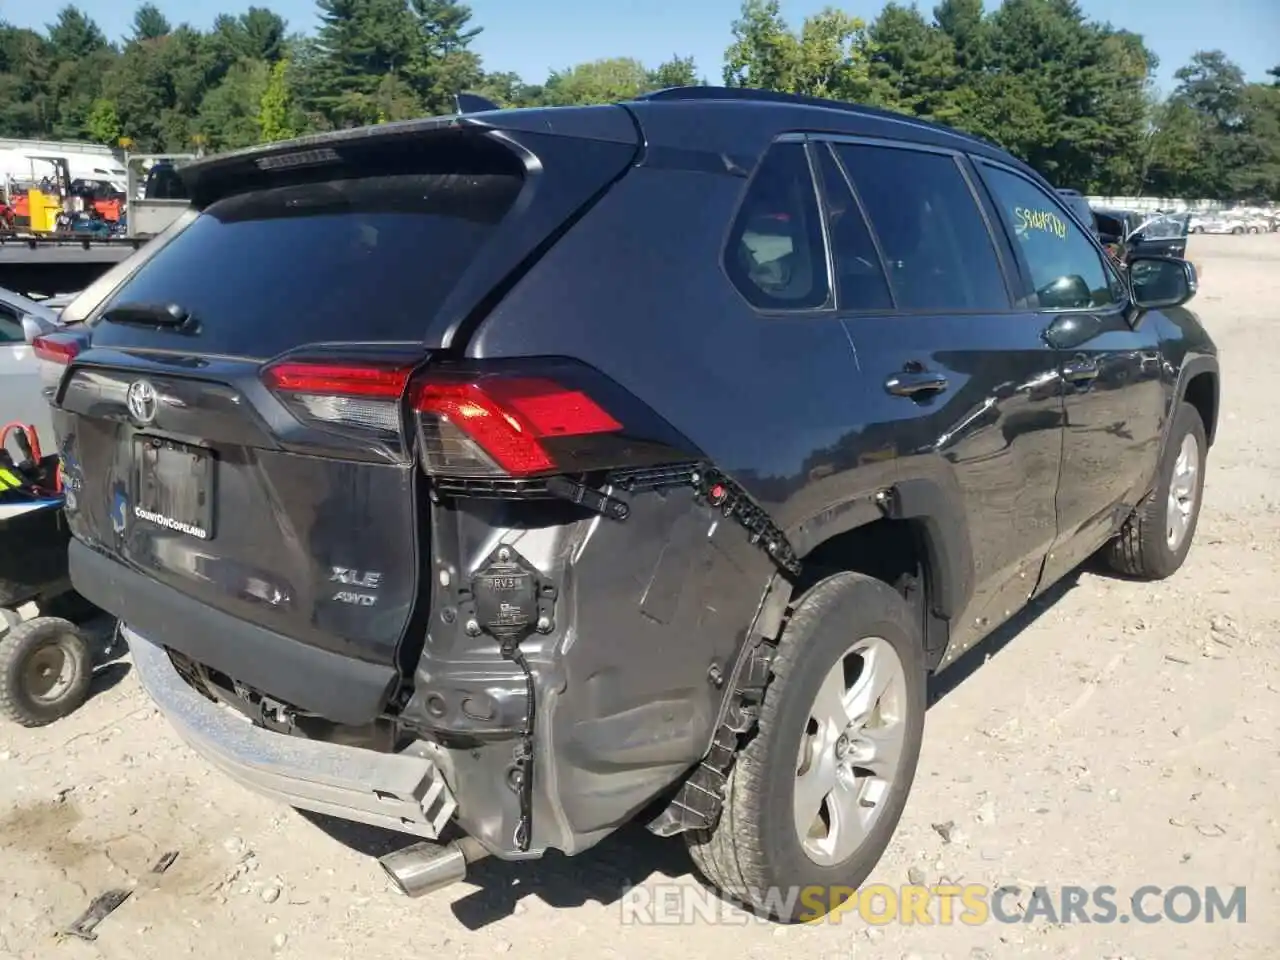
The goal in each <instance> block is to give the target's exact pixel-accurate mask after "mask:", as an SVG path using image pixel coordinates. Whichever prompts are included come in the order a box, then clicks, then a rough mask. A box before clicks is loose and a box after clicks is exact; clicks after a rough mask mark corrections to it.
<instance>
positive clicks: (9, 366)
mask: <svg viewBox="0 0 1280 960" xmlns="http://www.w3.org/2000/svg"><path fill="white" fill-rule="evenodd" d="M60 305H61V304H60V302H59V303H58V304H54V305H49V304H46V303H40V302H37V301H35V300H29V299H28V298H26V297H24V296H22V295H21V294H17V293H14V292H13V291H12V290H6V289H4V288H3V287H0V424H3V423H10V422H12V421H15V420H16V421H17V422H19V423H22V424H32V425H34V426H35V428H36V435H37V436H38V437H39V438H40V447H41V449H42V450H43V451H44V452H45V453H52V452H53V451H54V450H55V449H56V444H55V440H54V437H53V427H52V423H51V420H50V416H49V404H48V403H47V402H46V401H45V398H44V396H43V394H42V393H41V390H40V362H39V361H38V360H37V359H36V355H35V353H34V352H33V351H32V349H31V340H32V339H33V338H34V337H36V336H38V335H39V334H41V333H47V332H49V331H51V330H55V329H57V327H58V325H59V323H58V313H59V307H60Z"/></svg>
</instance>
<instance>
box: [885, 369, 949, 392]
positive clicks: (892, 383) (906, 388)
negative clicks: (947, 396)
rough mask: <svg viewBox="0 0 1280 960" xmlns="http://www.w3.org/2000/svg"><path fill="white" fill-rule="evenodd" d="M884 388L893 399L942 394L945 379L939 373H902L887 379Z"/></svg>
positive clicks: (944, 388) (945, 387) (945, 382)
mask: <svg viewBox="0 0 1280 960" xmlns="http://www.w3.org/2000/svg"><path fill="white" fill-rule="evenodd" d="M884 388H885V389H886V390H888V391H889V392H890V393H892V394H893V395H894V396H895V397H920V396H928V395H931V394H935V393H942V392H943V391H944V390H946V389H947V378H946V377H944V376H943V375H942V374H940V373H930V372H928V371H927V370H926V371H919V372H910V371H903V372H902V373H895V374H892V375H890V376H889V377H888V379H886V380H885V382H884Z"/></svg>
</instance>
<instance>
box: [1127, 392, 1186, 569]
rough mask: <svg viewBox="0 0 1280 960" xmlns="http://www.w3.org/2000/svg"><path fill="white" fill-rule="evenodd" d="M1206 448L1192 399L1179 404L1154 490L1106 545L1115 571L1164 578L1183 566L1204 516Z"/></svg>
mask: <svg viewBox="0 0 1280 960" xmlns="http://www.w3.org/2000/svg"><path fill="white" fill-rule="evenodd" d="M1208 449H1209V444H1208V441H1207V439H1206V436H1205V430H1204V423H1203V422H1202V421H1201V420H1200V414H1199V412H1197V410H1196V408H1195V407H1193V406H1191V404H1189V403H1180V404H1179V405H1178V409H1177V412H1176V413H1175V415H1174V420H1173V424H1172V425H1171V427H1170V431H1169V439H1168V443H1167V445H1166V447H1165V451H1164V456H1163V457H1162V458H1161V463H1160V475H1159V479H1158V480H1157V482H1156V488H1155V489H1154V490H1153V491H1152V492H1151V494H1150V495H1149V496H1148V497H1147V498H1146V499H1145V500H1144V501H1142V503H1141V504H1139V505H1138V509H1137V510H1135V511H1134V512H1133V516H1131V517H1130V518H1129V520H1128V522H1126V523H1125V525H1124V527H1123V529H1122V530H1121V532H1120V535H1119V536H1118V537H1117V538H1116V539H1115V540H1113V541H1111V543H1110V544H1108V545H1107V548H1106V551H1107V552H1106V559H1107V562H1108V564H1109V565H1110V566H1111V568H1112V569H1113V570H1115V571H1117V572H1118V573H1122V574H1125V575H1126V576H1131V577H1138V578H1139V579H1143V580H1162V579H1164V578H1165V577H1167V576H1169V575H1171V574H1173V573H1174V572H1176V571H1177V570H1178V568H1179V567H1181V566H1182V563H1183V561H1184V560H1186V558H1187V552H1188V551H1189V550H1190V549H1191V541H1192V539H1193V538H1194V537H1195V533H1196V525H1197V523H1198V522H1199V519H1200V500H1201V497H1202V494H1203V492H1204V463H1205V454H1206V453H1207V452H1208Z"/></svg>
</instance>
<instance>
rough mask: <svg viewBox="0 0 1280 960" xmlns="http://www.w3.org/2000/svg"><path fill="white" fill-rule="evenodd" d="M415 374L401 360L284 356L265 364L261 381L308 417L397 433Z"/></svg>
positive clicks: (322, 422)
mask: <svg viewBox="0 0 1280 960" xmlns="http://www.w3.org/2000/svg"><path fill="white" fill-rule="evenodd" d="M412 372H413V366H412V365H402V364H383V363H363V362H356V363H339V362H333V361H309V360H286V361H282V362H280V363H276V364H272V365H271V366H268V367H266V368H265V369H264V370H263V371H262V380H263V382H264V383H265V384H266V385H267V387H268V388H270V389H271V391H272V392H273V393H275V394H276V396H278V397H279V398H280V399H281V400H282V401H283V402H284V403H285V404H286V405H287V406H289V407H290V408H291V409H292V410H293V412H294V414H295V415H297V416H298V417H299V418H300V419H302V420H304V421H311V422H313V423H315V424H317V425H319V426H329V427H348V428H356V429H360V430H372V431H375V432H378V433H382V434H386V435H388V436H399V434H400V424H401V414H400V398H401V397H402V396H403V395H404V392H405V387H406V386H407V385H408V383H409V377H410V375H411V374H412Z"/></svg>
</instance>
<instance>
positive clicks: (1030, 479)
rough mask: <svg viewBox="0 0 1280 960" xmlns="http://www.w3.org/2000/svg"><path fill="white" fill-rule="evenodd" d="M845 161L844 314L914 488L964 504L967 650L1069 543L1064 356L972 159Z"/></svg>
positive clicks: (917, 151)
mask: <svg viewBox="0 0 1280 960" xmlns="http://www.w3.org/2000/svg"><path fill="white" fill-rule="evenodd" d="M830 150H831V152H830V153H825V151H824V153H825V155H824V156H822V159H821V163H820V166H821V169H822V171H823V179H824V183H825V185H826V189H827V191H828V196H829V197H830V200H829V203H830V204H831V205H832V208H833V215H832V224H831V234H832V242H833V247H834V249H835V253H836V272H837V277H838V291H839V305H840V310H841V315H842V317H843V322H844V324H845V327H846V329H847V330H848V333H849V338H850V341H851V342H852V343H853V345H854V348H855V350H856V353H857V358H858V365H859V369H860V370H861V371H862V372H863V374H864V375H866V376H868V377H871V378H873V379H874V380H875V381H876V382H878V383H879V384H880V389H881V390H882V391H883V394H884V396H885V397H886V402H883V403H882V404H881V409H882V410H883V411H884V417H885V418H886V421H887V423H885V424H881V425H879V426H880V427H881V428H884V427H888V428H890V429H891V430H892V434H893V436H894V437H895V440H896V444H897V448H898V455H899V461H898V462H899V465H900V474H901V476H903V477H904V478H907V479H916V478H927V479H930V480H933V481H934V483H935V484H936V487H937V488H938V489H939V490H941V491H943V492H944V493H945V495H947V496H948V497H954V501H953V504H952V506H953V507H954V508H956V509H959V510H960V511H962V512H963V518H962V519H963V523H964V527H965V528H966V530H967V531H968V534H969V539H970V546H971V564H972V570H971V574H972V594H971V596H968V597H965V598H963V603H962V606H961V607H960V608H958V609H954V610H952V611H950V614H951V624H952V641H953V643H954V644H955V645H956V648H957V649H962V648H964V647H967V646H969V645H970V644H971V643H972V642H974V641H975V640H976V639H978V638H979V637H980V636H982V635H983V634H985V633H986V632H987V631H988V630H990V629H991V628H993V627H994V626H995V625H997V624H998V623H999V622H1000V621H1002V620H1004V619H1005V618H1006V617H1007V616H1008V614H1010V613H1012V612H1013V611H1016V610H1017V609H1019V607H1020V606H1021V605H1022V603H1024V602H1025V601H1026V600H1027V598H1028V597H1029V596H1030V594H1031V591H1032V589H1033V588H1034V586H1035V582H1036V578H1037V577H1038V575H1039V572H1040V566H1041V563H1042V561H1043V559H1044V556H1045V554H1046V553H1047V552H1048V549H1049V545H1050V544H1051V543H1052V542H1053V538H1054V535H1055V532H1056V527H1055V510H1054V489H1055V488H1056V486H1057V481H1058V467H1059V459H1060V451H1061V444H1062V437H1061V423H1062V397H1061V390H1060V388H1059V384H1058V381H1057V376H1056V369H1055V362H1054V353H1053V351H1052V350H1051V349H1049V347H1048V346H1047V345H1046V344H1045V342H1044V340H1043V339H1042V338H1041V335H1040V334H1041V325H1040V324H1039V323H1037V321H1036V318H1035V317H1034V315H1033V314H1031V313H1030V312H1029V311H1028V310H1027V309H1025V307H1024V306H1022V305H1020V304H1018V303H1016V302H1015V300H1014V297H1013V295H1012V292H1011V286H1012V283H1011V281H1012V277H1011V276H1010V270H1011V268H1012V265H1011V264H1009V263H1007V262H1006V258H1005V256H1004V251H1003V250H1002V249H1001V248H1000V247H998V245H997V240H996V235H995V234H993V231H992V230H991V224H990V221H989V215H990V211H989V210H988V209H987V208H986V207H985V206H984V204H983V203H982V202H981V201H980V198H979V196H978V195H977V193H976V192H975V190H974V189H973V183H972V180H971V171H970V168H969V167H968V164H967V161H966V160H965V158H963V157H962V156H960V155H959V154H956V153H953V152H950V151H946V150H940V149H934V148H927V147H920V146H915V145H911V144H905V143H892V144H889V143H880V142H859V141H841V140H837V141H833V142H831V144H830ZM851 186H852V188H853V192H852V193H851V192H850V187H851ZM868 224H869V225H870V229H868ZM1000 236H1002V235H1000ZM886 276H887V278H888V282H887V283H886V280H885V278H886ZM966 559H968V558H966Z"/></svg>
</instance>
